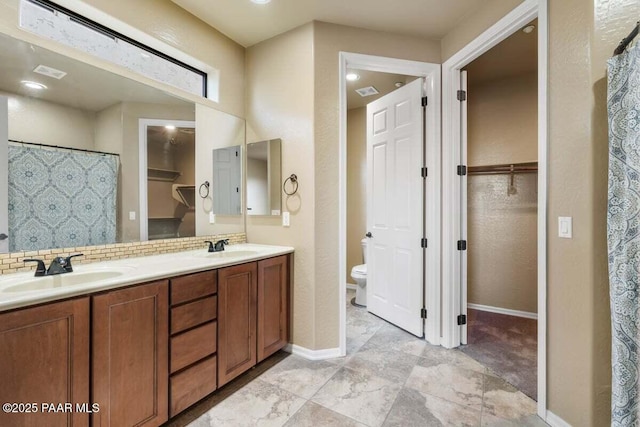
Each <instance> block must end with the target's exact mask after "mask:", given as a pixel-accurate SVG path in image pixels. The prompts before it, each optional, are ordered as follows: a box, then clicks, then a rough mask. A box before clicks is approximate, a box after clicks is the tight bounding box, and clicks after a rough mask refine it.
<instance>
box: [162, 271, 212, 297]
mask: <svg viewBox="0 0 640 427" xmlns="http://www.w3.org/2000/svg"><path fill="white" fill-rule="evenodd" d="M216 292H218V281H217V274H216V270H210V271H204V272H202V273H195V274H189V275H188V276H182V277H176V278H174V279H171V305H176V304H181V303H183V302H187V301H191V300H194V299H198V298H202V297H204V296H207V295H211V294H215V293H216Z"/></svg>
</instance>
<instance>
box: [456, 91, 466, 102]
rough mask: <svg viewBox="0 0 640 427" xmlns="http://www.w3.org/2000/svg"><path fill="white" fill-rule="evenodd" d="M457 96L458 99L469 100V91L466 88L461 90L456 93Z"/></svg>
mask: <svg viewBox="0 0 640 427" xmlns="http://www.w3.org/2000/svg"><path fill="white" fill-rule="evenodd" d="M456 98H458V101H466V100H467V91H466V90H459V91H458V93H457V94H456Z"/></svg>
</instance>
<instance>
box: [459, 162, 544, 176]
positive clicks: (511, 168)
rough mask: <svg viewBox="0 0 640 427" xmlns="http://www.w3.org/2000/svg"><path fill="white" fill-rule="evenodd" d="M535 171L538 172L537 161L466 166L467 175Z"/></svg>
mask: <svg viewBox="0 0 640 427" xmlns="http://www.w3.org/2000/svg"><path fill="white" fill-rule="evenodd" d="M536 172H538V162H527V163H510V164H501V165H485V166H469V168H468V174H469V175H505V174H506V175H508V174H512V173H536Z"/></svg>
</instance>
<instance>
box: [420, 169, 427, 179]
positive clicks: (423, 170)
mask: <svg viewBox="0 0 640 427" xmlns="http://www.w3.org/2000/svg"><path fill="white" fill-rule="evenodd" d="M420 174H421V175H422V177H423V178H426V177H427V168H426V167H423V168H422V169H421V171H420Z"/></svg>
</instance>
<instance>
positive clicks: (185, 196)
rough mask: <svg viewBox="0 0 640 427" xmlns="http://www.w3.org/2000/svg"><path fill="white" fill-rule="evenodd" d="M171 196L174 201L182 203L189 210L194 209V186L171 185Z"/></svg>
mask: <svg viewBox="0 0 640 427" xmlns="http://www.w3.org/2000/svg"><path fill="white" fill-rule="evenodd" d="M171 195H172V196H173V198H174V199H175V200H177V201H178V202H180V203H182V204H183V205H185V206H186V207H188V208H189V209H195V206H196V187H195V185H183V184H173V185H172V186H171Z"/></svg>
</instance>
